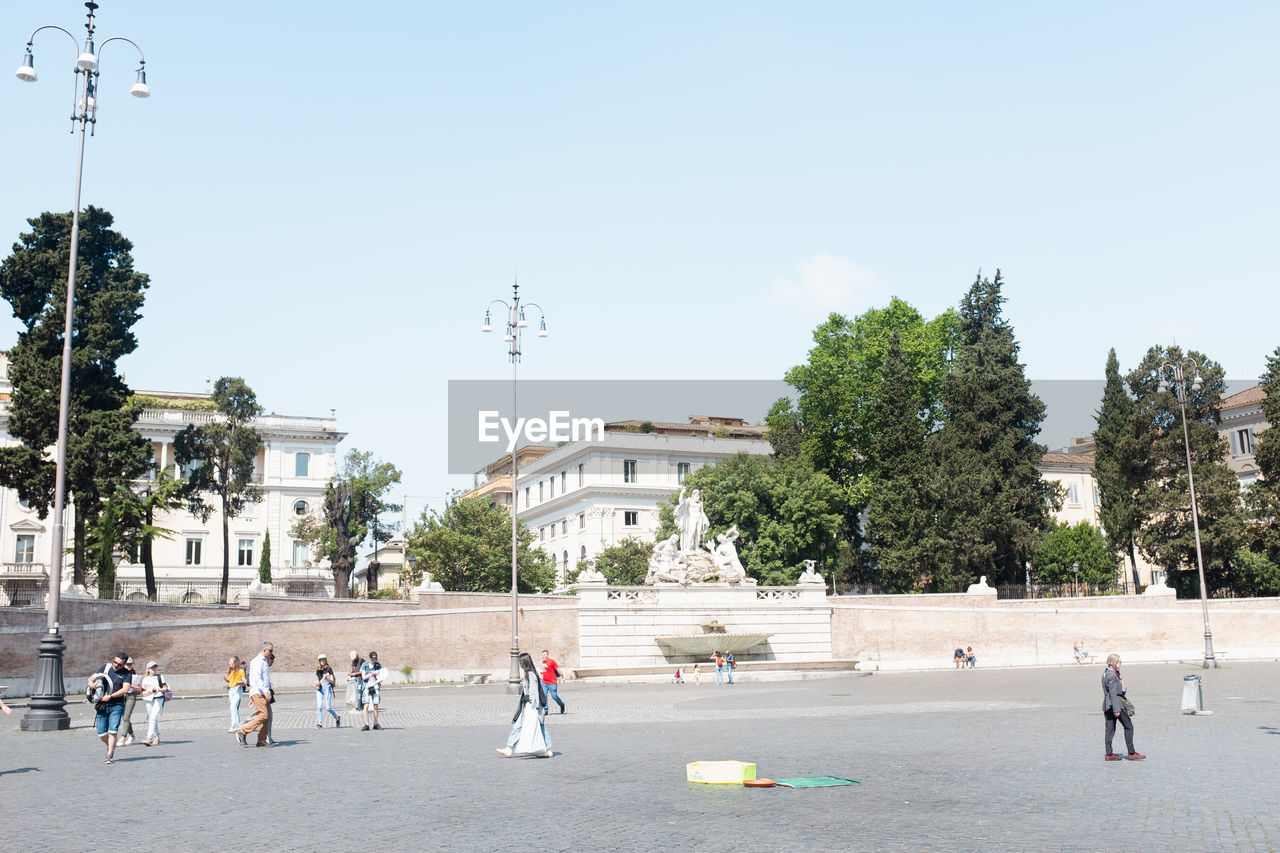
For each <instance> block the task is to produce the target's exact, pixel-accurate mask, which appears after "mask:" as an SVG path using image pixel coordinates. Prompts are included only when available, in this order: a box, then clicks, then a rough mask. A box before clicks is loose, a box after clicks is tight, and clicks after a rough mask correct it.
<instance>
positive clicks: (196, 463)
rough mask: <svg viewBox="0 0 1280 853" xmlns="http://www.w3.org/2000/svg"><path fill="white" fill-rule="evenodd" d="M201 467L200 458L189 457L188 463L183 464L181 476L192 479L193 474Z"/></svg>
mask: <svg viewBox="0 0 1280 853" xmlns="http://www.w3.org/2000/svg"><path fill="white" fill-rule="evenodd" d="M199 468H200V460H199V459H188V460H187V461H186V463H185V464H183V466H182V470H181V473H180V476H181V478H182V479H183V480H190V479H191V477H192V475H193V474H195V472H196V471H197V470H199Z"/></svg>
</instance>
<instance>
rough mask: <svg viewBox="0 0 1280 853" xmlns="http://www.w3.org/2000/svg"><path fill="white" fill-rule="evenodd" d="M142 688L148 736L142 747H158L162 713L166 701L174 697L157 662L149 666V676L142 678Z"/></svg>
mask: <svg viewBox="0 0 1280 853" xmlns="http://www.w3.org/2000/svg"><path fill="white" fill-rule="evenodd" d="M141 687H142V700H143V701H144V702H146V703H147V736H146V738H145V739H144V740H143V741H142V745H143V746H156V745H158V744H159V743H160V712H161V711H163V710H164V700H166V699H168V698H169V697H171V696H172V695H173V694H172V693H171V692H170V691H169V685H168V684H167V683H166V682H165V680H164V676H163V675H161V674H160V664H159V663H157V662H156V661H152V662H151V663H149V664H147V674H146V675H144V676H142V685H141Z"/></svg>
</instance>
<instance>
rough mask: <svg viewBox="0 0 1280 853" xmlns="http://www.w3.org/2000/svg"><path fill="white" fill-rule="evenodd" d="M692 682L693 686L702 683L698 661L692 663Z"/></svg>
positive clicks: (700, 667)
mask: <svg viewBox="0 0 1280 853" xmlns="http://www.w3.org/2000/svg"><path fill="white" fill-rule="evenodd" d="M693 683H694V685H695V686H696V685H698V684H701V683H702V664H700V663H695V664H694V665H693Z"/></svg>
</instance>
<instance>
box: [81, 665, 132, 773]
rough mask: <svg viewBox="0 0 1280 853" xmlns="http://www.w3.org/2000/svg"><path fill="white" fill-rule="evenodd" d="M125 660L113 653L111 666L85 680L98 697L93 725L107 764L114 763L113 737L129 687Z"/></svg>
mask: <svg viewBox="0 0 1280 853" xmlns="http://www.w3.org/2000/svg"><path fill="white" fill-rule="evenodd" d="M128 660H129V655H127V654H125V653H124V652H117V653H116V656H115V657H114V658H112V659H111V663H109V664H107V665H106V666H104V667H102V669H100V670H98V671H97V672H95V673H94V674H93V675H91V676H89V692H90V694H91V695H98V696H99V698H98V700H97V701H96V702H95V703H94V706H93V709H94V711H96V712H97V714H96V717H95V720H94V722H95V724H96V727H97V731H98V738H99V739H100V740H101V741H102V742H103V743H104V744H106V745H107V763H108V764H110V763H111V762H112V761H114V760H115V755H116V733H117V732H118V731H119V730H120V719H121V718H122V717H123V716H124V697H125V695H126V694H127V693H128V692H129V690H130V689H131V688H132V685H133V673H131V672H129V670H128V669H127V668H126V667H125V663H126V662H127V661H128ZM95 682H100V684H98V683H95ZM98 690H100V691H101V693H100V694H98V693H97V692H96V691H98Z"/></svg>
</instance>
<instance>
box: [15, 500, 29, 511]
mask: <svg viewBox="0 0 1280 853" xmlns="http://www.w3.org/2000/svg"><path fill="white" fill-rule="evenodd" d="M18 506H20V507H22V508H23V509H31V501H29V500H27V499H26V498H18Z"/></svg>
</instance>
